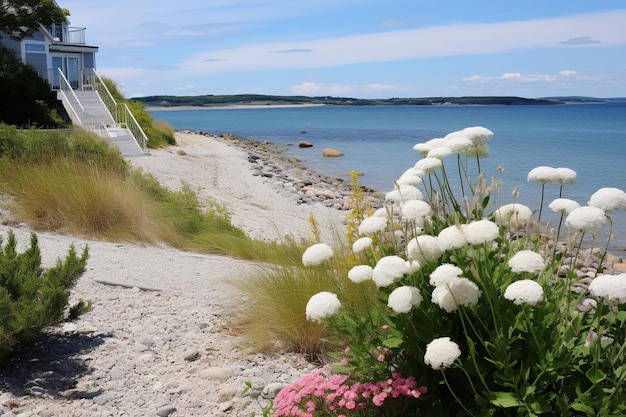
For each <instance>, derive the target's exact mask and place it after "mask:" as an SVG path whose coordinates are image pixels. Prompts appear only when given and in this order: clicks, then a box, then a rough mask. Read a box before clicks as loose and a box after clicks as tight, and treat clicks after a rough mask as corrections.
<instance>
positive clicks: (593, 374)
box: [585, 368, 606, 384]
mask: <svg viewBox="0 0 626 417" xmlns="http://www.w3.org/2000/svg"><path fill="white" fill-rule="evenodd" d="M585 376H586V377H587V379H588V380H589V381H591V383H592V384H597V383H598V382H600V381H602V380H604V379H605V378H606V374H605V373H604V372H603V371H602V370H601V369H598V368H591V369H590V370H588V371H587V372H585Z"/></svg>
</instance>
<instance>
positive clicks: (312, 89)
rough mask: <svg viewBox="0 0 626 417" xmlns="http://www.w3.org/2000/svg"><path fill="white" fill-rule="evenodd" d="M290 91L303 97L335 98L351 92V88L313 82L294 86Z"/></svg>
mask: <svg viewBox="0 0 626 417" xmlns="http://www.w3.org/2000/svg"><path fill="white" fill-rule="evenodd" d="M290 90H291V92H292V93H293V94H296V95H304V96H337V95H345V94H349V93H352V92H353V89H352V87H351V86H349V85H341V84H318V83H313V82H305V83H302V84H298V85H294V86H292V87H291V88H290Z"/></svg>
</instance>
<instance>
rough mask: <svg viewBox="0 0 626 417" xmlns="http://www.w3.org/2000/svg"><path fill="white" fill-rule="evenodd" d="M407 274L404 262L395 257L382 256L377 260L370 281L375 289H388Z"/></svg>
mask: <svg viewBox="0 0 626 417" xmlns="http://www.w3.org/2000/svg"><path fill="white" fill-rule="evenodd" d="M406 272H407V265H406V261H405V260H404V259H402V258H401V257H399V256H397V255H389V256H384V257H382V258H380V259H379V260H378V262H377V263H376V266H374V271H373V272H372V279H373V280H374V282H375V283H376V286H377V287H379V288H380V287H388V286H389V285H391V284H393V283H394V282H395V281H397V280H398V279H400V278H402V276H403V275H404V274H406Z"/></svg>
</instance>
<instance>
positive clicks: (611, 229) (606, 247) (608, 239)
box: [598, 216, 613, 271]
mask: <svg viewBox="0 0 626 417" xmlns="http://www.w3.org/2000/svg"><path fill="white" fill-rule="evenodd" d="M606 218H607V219H609V223H610V226H611V227H610V229H609V237H608V238H607V239H606V246H605V247H604V253H603V254H602V258H601V259H600V263H599V264H598V270H600V271H603V270H604V269H603V268H602V263H603V262H604V258H606V253H607V252H608V251H609V243H610V242H611V236H613V218H612V217H611V216H606Z"/></svg>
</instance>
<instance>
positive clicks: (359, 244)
mask: <svg viewBox="0 0 626 417" xmlns="http://www.w3.org/2000/svg"><path fill="white" fill-rule="evenodd" d="M372 243H373V241H372V238H371V237H367V236H365V237H362V238H359V239H357V240H355V241H354V243H353V244H352V252H354V253H361V252H363V251H364V250H365V249H367V248H369V247H370V246H372Z"/></svg>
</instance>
